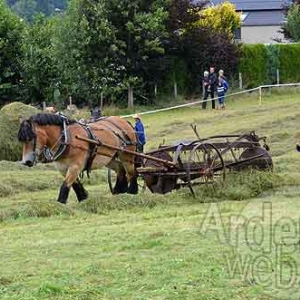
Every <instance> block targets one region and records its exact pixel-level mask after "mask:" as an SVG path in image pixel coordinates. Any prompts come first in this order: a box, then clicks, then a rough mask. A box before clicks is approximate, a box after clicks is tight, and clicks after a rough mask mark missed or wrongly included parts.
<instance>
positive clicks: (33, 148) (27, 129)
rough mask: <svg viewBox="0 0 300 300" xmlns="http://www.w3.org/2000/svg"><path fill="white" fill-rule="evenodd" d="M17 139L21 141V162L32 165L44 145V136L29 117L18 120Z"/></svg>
mask: <svg viewBox="0 0 300 300" xmlns="http://www.w3.org/2000/svg"><path fill="white" fill-rule="evenodd" d="M20 123H21V124H20V128H19V132H18V139H19V141H20V142H21V143H23V157H22V164H23V165H25V166H28V167H32V166H33V165H34V164H35V162H36V160H37V158H38V157H39V156H40V155H41V153H42V150H43V148H44V145H45V141H44V136H43V134H42V133H41V132H40V130H39V129H38V128H37V126H36V124H34V122H32V120H31V119H28V120H20Z"/></svg>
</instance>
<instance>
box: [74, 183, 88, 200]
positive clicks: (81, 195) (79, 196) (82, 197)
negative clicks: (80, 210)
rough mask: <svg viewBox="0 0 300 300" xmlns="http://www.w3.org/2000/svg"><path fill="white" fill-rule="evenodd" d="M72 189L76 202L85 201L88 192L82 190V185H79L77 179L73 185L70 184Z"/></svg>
mask: <svg viewBox="0 0 300 300" xmlns="http://www.w3.org/2000/svg"><path fill="white" fill-rule="evenodd" d="M72 188H73V190H74V192H75V194H76V197H77V200H78V201H79V202H81V201H83V200H85V199H87V197H88V195H89V194H88V192H87V191H86V190H85V189H84V187H83V185H82V184H81V182H80V181H79V179H77V180H76V181H75V182H74V183H73V184H72Z"/></svg>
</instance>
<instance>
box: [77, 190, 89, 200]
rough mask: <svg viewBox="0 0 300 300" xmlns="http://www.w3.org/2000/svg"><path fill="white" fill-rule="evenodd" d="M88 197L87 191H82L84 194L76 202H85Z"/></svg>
mask: <svg viewBox="0 0 300 300" xmlns="http://www.w3.org/2000/svg"><path fill="white" fill-rule="evenodd" d="M88 197H89V193H88V192H87V191H84V194H83V195H82V196H81V197H80V199H78V202H82V201H84V200H86V199H87V198H88Z"/></svg>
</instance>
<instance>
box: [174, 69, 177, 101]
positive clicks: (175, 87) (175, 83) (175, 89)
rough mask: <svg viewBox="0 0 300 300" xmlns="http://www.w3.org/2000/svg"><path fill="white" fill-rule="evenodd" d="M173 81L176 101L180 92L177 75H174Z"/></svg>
mask: <svg viewBox="0 0 300 300" xmlns="http://www.w3.org/2000/svg"><path fill="white" fill-rule="evenodd" d="M173 81H174V98H175V99H176V98H177V96H178V90H177V82H176V76H175V73H173Z"/></svg>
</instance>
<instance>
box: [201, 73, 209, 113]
mask: <svg viewBox="0 0 300 300" xmlns="http://www.w3.org/2000/svg"><path fill="white" fill-rule="evenodd" d="M208 76H209V72H208V71H204V74H203V79H202V90H203V102H202V109H206V104H207V102H206V100H207V98H208V93H209V78H208Z"/></svg>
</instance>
